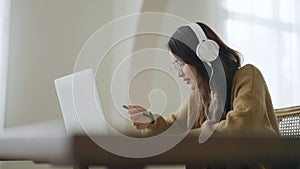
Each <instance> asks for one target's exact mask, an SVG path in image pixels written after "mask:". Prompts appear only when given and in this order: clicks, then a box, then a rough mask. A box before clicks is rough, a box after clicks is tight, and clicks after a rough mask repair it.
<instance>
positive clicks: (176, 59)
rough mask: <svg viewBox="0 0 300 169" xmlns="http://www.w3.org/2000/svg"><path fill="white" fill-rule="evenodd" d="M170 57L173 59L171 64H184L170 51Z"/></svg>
mask: <svg viewBox="0 0 300 169" xmlns="http://www.w3.org/2000/svg"><path fill="white" fill-rule="evenodd" d="M169 55H170V58H171V62H182V61H180V60H179V59H178V58H176V56H175V55H174V54H173V53H172V52H171V51H170V50H169Z"/></svg>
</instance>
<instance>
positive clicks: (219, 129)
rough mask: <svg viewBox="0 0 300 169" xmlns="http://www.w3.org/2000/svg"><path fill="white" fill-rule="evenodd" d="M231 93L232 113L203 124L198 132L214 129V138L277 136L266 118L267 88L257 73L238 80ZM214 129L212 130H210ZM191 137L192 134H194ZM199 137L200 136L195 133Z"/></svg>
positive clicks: (248, 73)
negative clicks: (219, 136) (224, 136)
mask: <svg viewBox="0 0 300 169" xmlns="http://www.w3.org/2000/svg"><path fill="white" fill-rule="evenodd" d="M234 85H235V86H234V91H233V93H232V96H231V97H233V98H234V99H233V105H232V109H231V110H230V111H229V112H228V113H227V115H226V118H225V120H222V121H220V122H219V123H213V122H212V121H209V120H207V121H205V122H204V123H203V125H202V127H201V129H198V130H197V131H198V132H200V131H201V132H203V131H204V130H210V129H212V128H213V129H214V130H215V131H214V135H226V136H227V135H228V136H233V135H244V136H249V135H252V134H264V135H265V134H271V135H274V134H276V131H275V130H274V129H273V128H272V125H271V123H270V121H269V118H268V112H267V108H266V103H265V99H264V98H265V94H267V93H268V92H266V90H267V87H266V84H265V81H264V79H263V77H262V75H261V74H260V72H259V71H258V70H257V69H255V68H254V67H252V69H250V71H249V72H247V74H243V75H242V76H239V78H238V79H237V81H236V82H235V84H234ZM212 125H215V126H212ZM191 133H193V134H195V133H197V132H196V131H192V132H191ZM198 134H199V133H198Z"/></svg>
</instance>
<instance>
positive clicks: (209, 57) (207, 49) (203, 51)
mask: <svg viewBox="0 0 300 169" xmlns="http://www.w3.org/2000/svg"><path fill="white" fill-rule="evenodd" d="M219 49H220V47H219V45H218V44H217V43H216V42H215V41H213V40H209V39H208V40H203V41H202V42H200V43H199V44H198V45H197V49H196V52H197V56H198V57H199V58H200V60H202V61H203V62H212V61H214V60H216V59H217V58H218V56H219Z"/></svg>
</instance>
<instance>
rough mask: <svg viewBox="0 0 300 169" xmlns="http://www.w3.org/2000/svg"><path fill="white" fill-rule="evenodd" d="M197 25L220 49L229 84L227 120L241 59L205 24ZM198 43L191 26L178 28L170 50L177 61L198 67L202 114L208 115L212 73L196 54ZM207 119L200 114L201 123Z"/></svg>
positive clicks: (171, 40) (170, 41)
mask: <svg viewBox="0 0 300 169" xmlns="http://www.w3.org/2000/svg"><path fill="white" fill-rule="evenodd" d="M197 24H198V25H199V26H201V28H202V30H203V31H204V33H205V35H206V37H207V38H208V39H211V40H213V41H215V42H216V43H217V44H218V45H219V47H220V49H219V57H218V58H219V59H220V60H221V62H222V65H223V68H224V71H225V76H226V84H227V89H226V90H227V91H226V93H227V95H226V102H225V108H224V112H225V113H224V116H223V118H225V115H226V113H227V112H228V111H229V110H230V109H231V103H230V102H231V101H230V100H231V88H232V81H233V77H234V75H235V73H236V71H237V70H238V68H239V67H240V66H241V61H240V60H241V59H240V57H239V53H238V52H237V51H235V50H233V49H232V48H230V47H228V46H227V45H226V44H225V43H224V42H223V41H222V40H221V38H220V37H219V36H218V35H217V34H216V33H215V32H214V31H213V30H212V29H211V28H210V27H208V26H207V25H205V24H204V23H199V22H197ZM191 35H192V36H191ZM179 39H180V40H179ZM182 39H185V40H182ZM198 43H199V41H198V39H197V37H196V35H195V33H194V32H193V31H192V29H191V28H190V27H189V26H182V27H180V28H178V29H177V31H176V32H175V33H174V34H173V36H172V37H171V38H170V40H169V42H168V48H169V50H170V51H171V52H172V53H173V54H174V56H175V57H176V58H177V59H179V60H181V61H183V62H184V63H187V64H190V65H192V66H195V67H196V70H197V73H198V76H199V78H201V80H202V83H201V84H198V88H199V91H200V94H201V95H202V99H203V102H204V107H203V109H204V111H202V112H203V113H206V112H208V110H207V109H208V107H209V104H210V87H209V78H210V73H211V72H209V69H206V68H205V67H207V65H206V63H203V62H202V61H201V60H200V59H199V58H198V56H197V55H196V53H195V52H194V51H195V49H196V46H197V44H198ZM212 65H213V64H212ZM207 70H208V71H207ZM214 71H215V70H214ZM205 118H206V116H205V115H204V114H202V115H201V114H200V123H203V122H204V121H205Z"/></svg>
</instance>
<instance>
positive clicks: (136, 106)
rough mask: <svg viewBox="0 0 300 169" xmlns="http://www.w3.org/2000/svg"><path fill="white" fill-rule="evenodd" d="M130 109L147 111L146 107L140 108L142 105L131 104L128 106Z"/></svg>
mask: <svg viewBox="0 0 300 169" xmlns="http://www.w3.org/2000/svg"><path fill="white" fill-rule="evenodd" d="M128 108H130V109H133V108H136V109H137V108H139V109H143V110H146V109H145V108H144V107H142V106H140V105H133V104H131V105H128Z"/></svg>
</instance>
